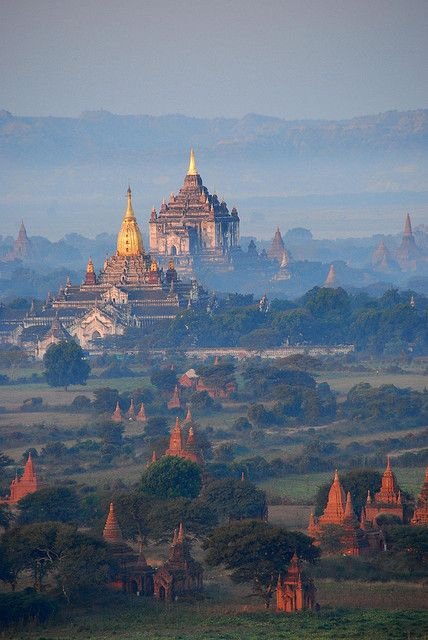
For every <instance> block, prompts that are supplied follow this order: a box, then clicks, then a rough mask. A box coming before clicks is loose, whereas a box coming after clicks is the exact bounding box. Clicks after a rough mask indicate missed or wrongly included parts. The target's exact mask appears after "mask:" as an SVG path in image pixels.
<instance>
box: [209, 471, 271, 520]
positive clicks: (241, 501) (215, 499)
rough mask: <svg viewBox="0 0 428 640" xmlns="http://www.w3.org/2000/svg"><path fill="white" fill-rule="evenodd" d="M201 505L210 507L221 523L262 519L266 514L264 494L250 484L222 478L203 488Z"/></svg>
mask: <svg viewBox="0 0 428 640" xmlns="http://www.w3.org/2000/svg"><path fill="white" fill-rule="evenodd" d="M200 501H201V504H206V505H208V506H210V507H211V508H212V509H214V511H215V512H216V513H217V516H218V518H219V520H220V522H221V521H223V522H224V521H228V522H230V521H231V520H242V519H244V518H260V519H263V518H264V517H265V514H266V494H265V493H264V491H262V490H261V489H257V487H256V486H255V485H254V484H253V483H252V482H247V481H244V482H242V480H236V479H234V478H222V479H220V480H213V481H212V482H210V483H208V484H207V485H205V486H204V488H203V490H202V493H201V497H200Z"/></svg>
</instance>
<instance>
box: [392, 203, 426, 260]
mask: <svg viewBox="0 0 428 640" xmlns="http://www.w3.org/2000/svg"><path fill="white" fill-rule="evenodd" d="M396 257H397V262H398V263H399V265H400V267H401V268H402V269H403V271H414V270H415V269H416V267H417V261H418V259H419V258H420V257H421V255H420V251H419V249H418V247H417V245H416V242H415V236H414V235H413V231H412V223H411V221H410V215H409V214H407V215H406V220H405V223H404V231H403V238H402V240H401V244H400V246H399V247H398V249H397V253H396Z"/></svg>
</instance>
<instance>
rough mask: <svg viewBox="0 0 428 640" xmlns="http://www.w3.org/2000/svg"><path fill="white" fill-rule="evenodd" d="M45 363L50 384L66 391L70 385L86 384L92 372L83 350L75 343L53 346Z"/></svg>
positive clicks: (46, 354)
mask: <svg viewBox="0 0 428 640" xmlns="http://www.w3.org/2000/svg"><path fill="white" fill-rule="evenodd" d="M43 362H44V365H45V367H46V371H45V375H46V380H47V382H48V384H49V385H50V386H51V387H64V388H65V390H67V388H68V386H69V385H70V384H86V380H87V379H88V376H89V373H90V371H91V368H90V366H89V364H88V363H87V361H86V360H85V358H84V354H83V351H82V348H81V347H80V346H79V345H78V344H76V342H74V341H70V342H65V341H63V342H59V343H58V344H53V345H51V346H50V347H49V349H48V350H47V351H46V353H45V355H44V357H43Z"/></svg>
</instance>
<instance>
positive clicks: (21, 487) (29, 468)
mask: <svg viewBox="0 0 428 640" xmlns="http://www.w3.org/2000/svg"><path fill="white" fill-rule="evenodd" d="M47 486H48V485H47V484H46V483H45V482H42V481H41V480H40V479H39V478H38V476H37V473H36V469H35V467H34V463H33V459H32V457H31V452H30V453H29V454H28V458H27V462H26V463H25V467H24V471H23V474H22V476H21V477H20V478H19V477H18V474H16V477H15V478H14V479H13V480H12V482H11V483H10V496H9V497H8V498H5V499H4V500H1V501H0V502H3V503H6V504H16V503H17V502H19V500H21V499H22V498H25V496H28V495H29V494H30V493H35V492H36V491H39V490H40V489H46V488H47Z"/></svg>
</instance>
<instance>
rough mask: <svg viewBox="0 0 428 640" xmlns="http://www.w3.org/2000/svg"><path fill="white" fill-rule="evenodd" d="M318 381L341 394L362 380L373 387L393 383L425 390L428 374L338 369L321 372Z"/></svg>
mask: <svg viewBox="0 0 428 640" xmlns="http://www.w3.org/2000/svg"><path fill="white" fill-rule="evenodd" d="M316 378H317V382H328V384H329V385H330V386H331V387H332V389H334V390H335V391H338V392H339V393H341V394H346V393H348V391H349V389H351V387H353V386H354V385H356V384H359V383H360V382H368V383H369V384H371V385H372V386H373V387H380V386H381V385H383V384H393V385H395V386H396V387H403V388H406V387H411V388H412V389H416V390H417V391H423V390H424V388H425V387H428V376H427V375H426V374H425V375H424V374H422V373H416V372H415V373H404V374H400V373H379V374H376V373H371V372H361V373H349V372H346V371H338V372H337V373H330V372H326V373H320V374H319V375H317V376H316Z"/></svg>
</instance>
